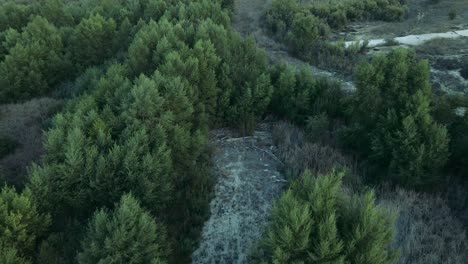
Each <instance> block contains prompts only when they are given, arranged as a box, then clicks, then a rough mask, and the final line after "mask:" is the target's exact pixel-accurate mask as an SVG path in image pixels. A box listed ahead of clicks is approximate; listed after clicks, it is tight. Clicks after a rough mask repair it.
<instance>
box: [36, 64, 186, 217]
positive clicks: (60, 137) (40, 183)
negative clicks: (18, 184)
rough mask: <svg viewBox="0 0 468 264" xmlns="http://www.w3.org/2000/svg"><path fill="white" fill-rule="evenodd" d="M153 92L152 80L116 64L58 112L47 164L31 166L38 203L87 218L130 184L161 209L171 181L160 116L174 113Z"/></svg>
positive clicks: (155, 90) (130, 188) (168, 117)
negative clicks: (69, 108) (129, 75)
mask: <svg viewBox="0 0 468 264" xmlns="http://www.w3.org/2000/svg"><path fill="white" fill-rule="evenodd" d="M130 90H132V92H131V93H129V92H130ZM159 93H160V92H159V90H158V86H157V85H156V83H155V82H154V81H152V80H151V79H149V78H147V77H141V78H140V79H139V80H137V81H136V82H135V83H134V84H132V83H131V82H130V81H129V80H128V79H126V78H125V72H124V69H123V67H122V66H114V67H111V68H110V69H109V70H108V72H107V74H106V75H105V76H104V77H103V78H101V80H100V81H99V83H98V85H97V87H96V88H95V94H96V95H95V96H85V98H83V99H82V100H81V102H79V104H78V105H77V106H76V111H73V112H68V113H63V114H59V115H57V117H55V119H54V122H53V127H52V129H51V130H50V131H48V132H47V141H46V149H47V150H48V155H47V156H46V158H45V164H44V165H43V166H41V167H38V166H36V167H34V168H33V170H32V173H31V177H32V178H31V189H32V191H33V193H34V194H35V195H36V197H37V198H38V199H39V200H40V201H41V205H42V206H44V208H43V209H46V210H47V211H50V212H52V213H53V214H54V215H55V216H58V215H60V214H63V215H67V216H73V215H76V216H78V217H83V216H85V217H87V216H89V215H90V214H91V213H92V212H93V211H94V210H95V207H96V206H99V207H103V206H112V205H113V204H114V203H115V202H116V201H118V199H120V197H121V196H122V195H123V194H124V193H126V192H129V191H131V192H132V193H133V194H134V195H135V196H136V197H137V198H139V199H140V200H141V201H142V203H143V205H144V206H148V208H151V209H152V210H153V212H161V210H162V208H164V207H165V206H166V205H167V202H168V201H169V200H170V199H171V197H170V192H171V189H172V186H173V181H171V180H170V178H171V173H170V172H171V166H172V164H171V159H170V149H168V146H167V139H166V138H167V132H168V131H166V130H165V129H167V128H166V127H164V123H163V122H171V121H170V120H171V116H172V115H173V114H172V113H171V112H168V111H167V110H165V109H167V108H165V105H164V104H165V101H164V99H163V98H162V97H161V95H160V94H159ZM124 95H126V96H124ZM186 111H187V110H186ZM188 111H189V110H188ZM158 120H159V121H158Z"/></svg>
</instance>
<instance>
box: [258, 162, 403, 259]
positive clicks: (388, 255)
mask: <svg viewBox="0 0 468 264" xmlns="http://www.w3.org/2000/svg"><path fill="white" fill-rule="evenodd" d="M342 178H343V173H342V172H339V171H333V172H332V173H330V174H329V175H324V176H313V175H312V174H311V173H310V172H305V173H304V175H302V176H301V177H300V178H299V179H297V180H295V181H294V182H293V183H292V184H291V186H290V188H289V190H288V191H286V193H285V194H284V195H283V196H282V197H281V198H280V199H279V201H278V202H277V204H276V205H275V207H274V209H273V213H272V220H271V223H270V226H269V228H268V231H267V233H266V235H265V238H264V239H263V241H262V242H261V244H260V246H259V248H258V249H257V252H258V253H257V254H258V255H257V256H255V257H254V259H256V260H255V261H254V262H258V263H284V264H286V263H336V264H339V263H355V264H358V263H359V264H365V263H368V264H376V263H380V264H384V263H393V262H394V260H395V257H396V256H397V255H396V253H395V252H394V251H393V250H391V249H390V244H391V243H392V240H393V231H392V230H393V219H394V218H393V216H392V215H391V214H389V213H388V212H386V211H385V210H383V209H382V208H379V207H378V206H376V204H375V195H374V194H373V193H372V192H368V193H365V194H363V195H349V194H347V193H346V192H345V191H344V190H343V187H342Z"/></svg>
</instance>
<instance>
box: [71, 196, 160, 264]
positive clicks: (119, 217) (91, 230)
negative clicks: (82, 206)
mask: <svg viewBox="0 0 468 264" xmlns="http://www.w3.org/2000/svg"><path fill="white" fill-rule="evenodd" d="M166 236H167V235H166V231H165V228H164V227H163V226H161V225H160V224H158V223H156V221H155V220H154V219H153V217H152V216H151V215H150V214H149V213H147V212H145V210H143V209H142V208H141V206H140V204H139V203H138V201H137V200H136V199H135V198H133V196H131V195H124V196H123V197H122V199H121V200H120V202H119V204H118V205H117V206H116V208H115V209H114V211H112V212H107V211H105V210H100V211H98V212H96V214H95V215H94V217H93V218H92V219H91V220H90V223H89V225H88V230H87V232H86V236H85V237H84V239H83V241H82V251H81V252H80V253H79V254H78V263H80V264H93V263H103V264H104V263H133V264H146V263H153V264H156V263H157V264H162V263H167V262H166V261H167V257H168V255H169V250H168V248H167V245H168V241H167V238H166Z"/></svg>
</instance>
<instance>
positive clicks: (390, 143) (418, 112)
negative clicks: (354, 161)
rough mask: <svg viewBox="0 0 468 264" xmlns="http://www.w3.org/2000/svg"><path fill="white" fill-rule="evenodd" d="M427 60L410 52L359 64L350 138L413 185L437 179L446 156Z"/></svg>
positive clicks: (384, 167)
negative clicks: (420, 59)
mask: <svg viewBox="0 0 468 264" xmlns="http://www.w3.org/2000/svg"><path fill="white" fill-rule="evenodd" d="M431 99H432V91H431V87H430V84H429V66H428V64H427V62H424V61H421V62H420V61H417V59H416V58H415V55H414V54H413V53H411V52H409V51H406V50H397V51H394V52H392V53H391V54H389V55H388V56H387V57H385V56H379V57H377V58H375V59H374V60H373V62H372V64H364V65H362V66H361V67H360V68H359V73H358V91H357V94H356V95H355V97H354V101H353V104H352V106H351V108H352V113H353V122H354V123H353V125H352V129H351V130H350V134H348V136H350V137H349V139H348V141H349V142H354V143H352V144H350V145H354V146H355V147H356V148H357V149H358V150H359V152H360V153H362V154H363V156H364V157H367V158H369V159H370V161H371V162H372V163H373V164H374V165H376V167H377V168H378V169H379V170H382V171H384V173H383V174H386V175H387V176H389V177H391V178H393V179H394V180H395V181H396V182H399V183H401V184H404V185H406V186H410V187H422V186H425V185H430V184H433V183H434V182H436V181H437V180H438V179H437V176H438V173H437V171H438V170H439V169H440V168H442V167H443V166H444V164H445V163H446V161H447V157H448V142H449V141H448V137H447V131H446V129H445V128H444V127H442V126H440V125H438V124H437V123H435V122H434V120H433V118H432V116H431V111H432V110H431Z"/></svg>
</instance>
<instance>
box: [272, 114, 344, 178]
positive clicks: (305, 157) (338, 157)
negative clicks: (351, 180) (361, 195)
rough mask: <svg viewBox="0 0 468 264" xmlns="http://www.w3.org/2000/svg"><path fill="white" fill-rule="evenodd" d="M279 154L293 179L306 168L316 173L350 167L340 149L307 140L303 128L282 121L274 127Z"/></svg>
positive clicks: (289, 176)
mask: <svg viewBox="0 0 468 264" xmlns="http://www.w3.org/2000/svg"><path fill="white" fill-rule="evenodd" d="M273 140H274V142H275V144H276V146H277V147H278V149H277V152H278V153H277V155H278V157H279V159H281V160H282V161H283V163H284V168H283V170H284V173H285V174H286V177H288V178H290V179H292V178H296V177H298V176H299V175H301V174H302V173H303V172H304V171H305V170H310V171H311V172H313V173H316V174H327V173H330V172H331V170H332V169H333V168H334V167H337V166H338V167H349V165H350V162H349V161H348V160H347V158H346V157H344V156H343V155H342V154H341V153H340V152H339V151H338V150H336V149H334V148H332V147H329V146H325V145H322V144H318V143H310V142H306V141H305V139H304V134H303V132H302V131H301V129H299V128H297V127H295V126H294V125H291V124H289V123H285V122H281V123H279V124H277V125H275V126H274V127H273Z"/></svg>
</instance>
